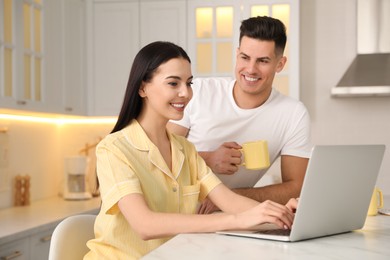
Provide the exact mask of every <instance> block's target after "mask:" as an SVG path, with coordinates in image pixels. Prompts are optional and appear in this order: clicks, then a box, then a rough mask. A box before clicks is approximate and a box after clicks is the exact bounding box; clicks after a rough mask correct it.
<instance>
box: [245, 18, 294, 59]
mask: <svg viewBox="0 0 390 260" xmlns="http://www.w3.org/2000/svg"><path fill="white" fill-rule="evenodd" d="M244 36H246V37H249V38H253V39H257V40H262V41H273V42H275V53H276V54H277V55H278V54H280V55H283V52H284V48H285V47H286V41H287V36H286V27H285V26H284V24H283V23H282V22H281V21H280V20H278V19H275V18H272V17H269V16H257V17H251V18H248V19H246V20H243V21H242V22H241V26H240V45H241V39H242V37H244Z"/></svg>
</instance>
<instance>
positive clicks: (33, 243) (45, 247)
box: [0, 225, 55, 260]
mask: <svg viewBox="0 0 390 260" xmlns="http://www.w3.org/2000/svg"><path fill="white" fill-rule="evenodd" d="M49 226H50V227H49V228H44V229H45V230H43V231H39V232H37V233H32V234H31V235H30V236H27V237H23V238H19V239H15V240H12V241H10V242H7V243H5V244H2V245H0V259H17V260H21V259H34V260H46V259H48V257H49V249H50V239H51V235H52V233H53V231H54V228H55V225H49Z"/></svg>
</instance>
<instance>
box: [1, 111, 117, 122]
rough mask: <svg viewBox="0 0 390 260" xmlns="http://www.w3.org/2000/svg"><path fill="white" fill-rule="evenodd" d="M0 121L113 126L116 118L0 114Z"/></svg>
mask: <svg viewBox="0 0 390 260" xmlns="http://www.w3.org/2000/svg"><path fill="white" fill-rule="evenodd" d="M0 119H6V120H16V121H25V122H35V123H49V124H59V125H63V124H115V123H116V121H117V118H116V117H77V116H64V115H48V114H38V113H37V114H34V115H23V114H0Z"/></svg>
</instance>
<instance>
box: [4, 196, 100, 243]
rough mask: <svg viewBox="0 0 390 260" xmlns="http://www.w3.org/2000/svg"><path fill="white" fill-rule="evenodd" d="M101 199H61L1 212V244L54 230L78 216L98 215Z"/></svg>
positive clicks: (38, 202) (43, 201)
mask: <svg viewBox="0 0 390 260" xmlns="http://www.w3.org/2000/svg"><path fill="white" fill-rule="evenodd" d="M99 208H100V198H99V197H97V198H92V199H90V200H79V201H70V200H64V199H63V198H61V197H53V198H49V199H44V200H39V201H34V202H32V203H31V205H29V206H23V207H12V208H7V209H2V210H0V244H4V243H7V242H9V241H12V240H15V239H19V238H23V237H27V236H29V235H31V234H34V233H36V232H39V231H41V230H42V229H48V228H54V227H55V226H56V225H57V224H58V223H59V222H60V221H61V220H63V219H64V218H66V217H68V216H71V215H76V214H97V213H98V212H99Z"/></svg>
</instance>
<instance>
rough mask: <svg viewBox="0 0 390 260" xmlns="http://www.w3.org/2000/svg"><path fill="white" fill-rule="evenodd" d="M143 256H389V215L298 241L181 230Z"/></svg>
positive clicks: (389, 200) (389, 201) (189, 259)
mask: <svg viewBox="0 0 390 260" xmlns="http://www.w3.org/2000/svg"><path fill="white" fill-rule="evenodd" d="M386 201H387V205H386ZM385 206H387V207H390V197H388V198H385ZM142 259H143V260H153V259H158V260H164V259H169V260H175V259H187V260H192V259H194V260H195V259H213V260H214V259H223V260H230V259H234V260H237V259H242V260H247V259H248V260H250V259H288V260H291V259H299V260H302V259H303V260H306V259H307V260H313V259H342V260H345V259H353V260H355V259H370V260H377V259H383V260H385V259H386V260H388V259H390V216H386V215H377V216H368V217H367V219H366V222H365V225H364V227H363V228H362V229H361V230H357V231H353V232H349V233H345V234H340V235H334V236H329V237H322V238H316V239H311V240H305V241H300V242H278V241H269V240H261V239H252V238H242V237H232V236H226V235H219V234H214V233H211V234H210V233H209V234H205V233H201V234H181V235H178V236H176V237H174V238H173V239H171V240H169V241H168V242H167V243H165V244H163V245H162V246H160V247H159V248H157V249H156V250H154V251H152V252H150V253H149V254H147V255H146V256H144V257H143V258H142Z"/></svg>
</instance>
